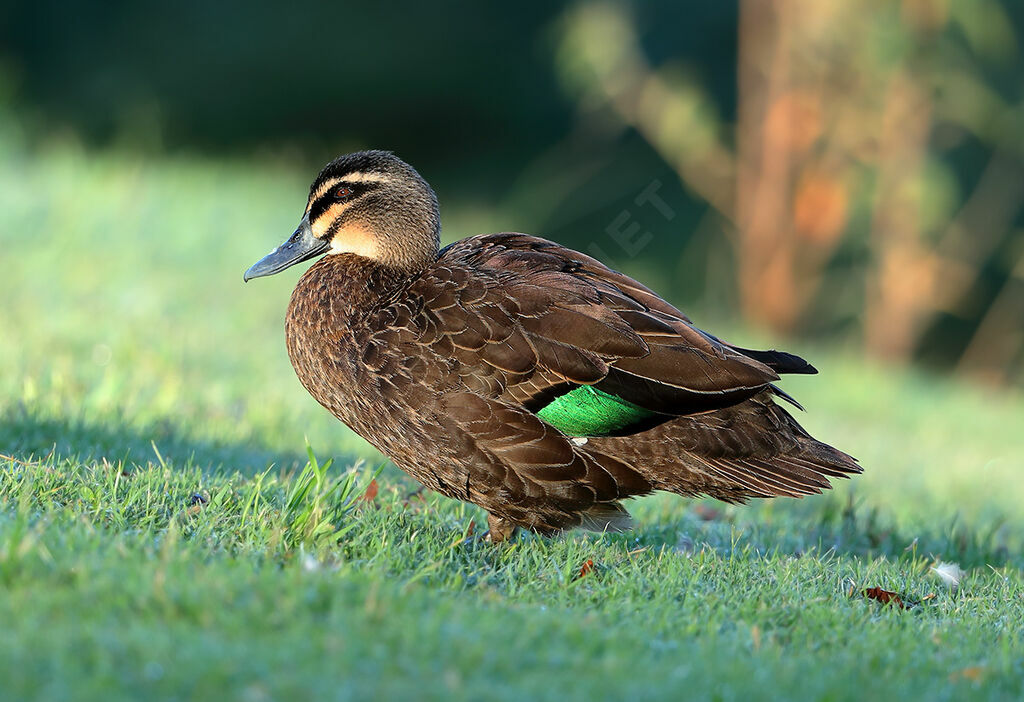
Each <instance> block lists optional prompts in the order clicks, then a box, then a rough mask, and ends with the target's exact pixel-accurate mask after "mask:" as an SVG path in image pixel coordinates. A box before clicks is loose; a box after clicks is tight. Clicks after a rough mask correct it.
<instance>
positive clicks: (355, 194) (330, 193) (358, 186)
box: [309, 180, 380, 222]
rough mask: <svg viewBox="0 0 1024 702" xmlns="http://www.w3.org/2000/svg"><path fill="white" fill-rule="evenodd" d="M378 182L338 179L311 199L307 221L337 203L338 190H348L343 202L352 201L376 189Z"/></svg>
mask: <svg viewBox="0 0 1024 702" xmlns="http://www.w3.org/2000/svg"><path fill="white" fill-rule="evenodd" d="M379 185H380V183H376V182H373V181H367V182H365V183H348V182H345V181H344V180H342V181H339V182H337V183H335V184H334V185H332V186H331V187H330V189H329V190H327V192H325V193H324V194H323V195H321V196H320V197H318V198H317V199H316V200H314V201H313V204H312V205H310V207H309V221H311V222H312V221H313V220H315V219H316V218H317V217H319V216H320V215H322V214H323V213H324V212H326V211H327V210H328V209H330V207H331V206H332V205H335V204H337V203H338V201H339V199H338V197H337V195H338V191H339V190H341V189H346V190H348V191H349V194H348V196H347V197H346V198H345V200H344V201H345V202H352V201H353V200H355V199H357V198H360V197H362V196H363V195H365V194H366V193H368V192H371V191H373V190H376V189H377V188H378V186H379Z"/></svg>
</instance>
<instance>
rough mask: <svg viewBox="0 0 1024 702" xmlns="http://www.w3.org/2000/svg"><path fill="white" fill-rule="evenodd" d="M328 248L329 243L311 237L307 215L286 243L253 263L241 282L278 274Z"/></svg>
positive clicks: (311, 231) (311, 232)
mask: <svg viewBox="0 0 1024 702" xmlns="http://www.w3.org/2000/svg"><path fill="white" fill-rule="evenodd" d="M330 246H331V245H330V243H328V242H326V241H322V240H321V239H317V238H316V237H315V236H313V230H312V229H310V228H309V215H308V214H307V215H306V216H305V217H303V218H302V221H301V222H299V228H298V229H296V230H295V233H294V234H292V235H291V236H290V237H289V238H288V241H286V242H284V243H283V244H281V245H280V246H278V247H277V248H276V249H274V250H273V251H271V252H270V253H268V254H267V255H266V256H264V257H263V258H261V259H260V260H259V261H257V262H256V263H254V264H253V266H252V268H250V269H249V270H247V271H246V272H245V275H244V276H242V280H245V281H246V282H248V281H250V280H252V279H253V278H262V277H263V276H265V275H274V274H275V273H280V272H281V271H283V270H284V269H285V268H288V267H289V266H294V265H295V264H296V263H302V262H303V261H308V260H309V259H311V258H313V257H314V256H319V255H320V254H322V253H324V252H325V251H327V249H329V248H330Z"/></svg>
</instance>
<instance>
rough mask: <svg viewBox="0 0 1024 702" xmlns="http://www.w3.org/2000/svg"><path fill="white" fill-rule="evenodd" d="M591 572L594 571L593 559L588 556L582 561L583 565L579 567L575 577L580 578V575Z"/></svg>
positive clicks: (583, 575)
mask: <svg viewBox="0 0 1024 702" xmlns="http://www.w3.org/2000/svg"><path fill="white" fill-rule="evenodd" d="M592 572H594V561H592V560H591V559H589V558H588V559H587V560H586V561H584V563H583V565H582V566H581V567H580V572H579V573H577V575H576V577H577V578H582V577H585V576H587V575H590V574H591V573H592Z"/></svg>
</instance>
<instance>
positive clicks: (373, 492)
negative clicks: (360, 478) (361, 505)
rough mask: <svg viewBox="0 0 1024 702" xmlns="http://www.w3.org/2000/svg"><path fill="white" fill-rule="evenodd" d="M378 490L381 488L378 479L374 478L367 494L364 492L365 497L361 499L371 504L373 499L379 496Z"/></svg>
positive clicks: (367, 487) (367, 489)
mask: <svg viewBox="0 0 1024 702" xmlns="http://www.w3.org/2000/svg"><path fill="white" fill-rule="evenodd" d="M378 489H379V488H378V487H377V479H376V478H374V479H373V480H371V481H370V484H369V485H367V486H366V492H364V493H363V496H362V497H360V498H359V499H360V500H362V501H363V502H371V501H372V500H373V498H375V497H376V496H377V491H378Z"/></svg>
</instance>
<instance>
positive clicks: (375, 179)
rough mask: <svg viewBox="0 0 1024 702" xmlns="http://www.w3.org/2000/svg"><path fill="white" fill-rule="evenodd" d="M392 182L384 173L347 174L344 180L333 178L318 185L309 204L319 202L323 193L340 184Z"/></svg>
mask: <svg viewBox="0 0 1024 702" xmlns="http://www.w3.org/2000/svg"><path fill="white" fill-rule="evenodd" d="M391 180H394V179H393V178H392V177H391V176H389V175H387V174H386V173H358V172H357V173H349V174H348V175H346V176H345V177H344V178H333V179H331V180H329V181H327V182H326V183H323V184H321V185H320V187H319V188H317V190H316V192H315V193H314V194H313V197H311V198H309V201H310V203H313V202H315V201H316V200H319V199H320V198H322V197H323V196H324V194H325V193H327V192H329V191H331V190H333V189H334V188H336V187H337V186H338V185H340V184H342V183H387V182H390V181H391Z"/></svg>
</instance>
